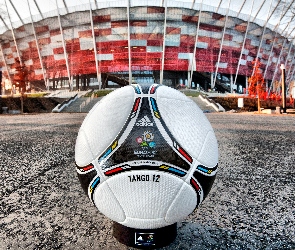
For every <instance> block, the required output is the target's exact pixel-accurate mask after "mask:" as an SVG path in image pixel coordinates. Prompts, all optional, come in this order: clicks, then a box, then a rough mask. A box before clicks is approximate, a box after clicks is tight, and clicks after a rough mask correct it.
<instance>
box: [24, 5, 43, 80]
mask: <svg viewBox="0 0 295 250" xmlns="http://www.w3.org/2000/svg"><path fill="white" fill-rule="evenodd" d="M27 4H28V7H29V11H30V17H31V23H32V29H33V33H34V38H35V42H36V47H37V51H38V56H39V61H40V65H41V69H42V74H43V79H44V83H45V84H46V75H45V70H44V65H43V61H42V56H41V52H40V47H39V43H38V39H37V34H36V30H35V26H34V21H33V17H32V12H31V7H30V3H29V0H27Z"/></svg>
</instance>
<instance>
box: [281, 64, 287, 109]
mask: <svg viewBox="0 0 295 250" xmlns="http://www.w3.org/2000/svg"><path fill="white" fill-rule="evenodd" d="M281 70H282V105H283V113H286V82H285V80H286V74H285V70H286V69H285V65H284V64H281Z"/></svg>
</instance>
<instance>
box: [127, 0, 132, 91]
mask: <svg viewBox="0 0 295 250" xmlns="http://www.w3.org/2000/svg"><path fill="white" fill-rule="evenodd" d="M127 23H128V27H127V29H128V64H129V67H128V68H129V85H130V84H132V65H131V62H132V61H131V40H130V2H129V0H127Z"/></svg>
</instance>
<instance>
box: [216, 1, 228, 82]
mask: <svg viewBox="0 0 295 250" xmlns="http://www.w3.org/2000/svg"><path fill="white" fill-rule="evenodd" d="M221 2H222V1H220V3H219V6H218V9H219V7H220V4H221ZM230 3H231V0H229V2H228V6H227V11H226V17H225V22H224V27H223V32H222V38H221V44H220V49H219V54H218V60H217V63H216V66H215V67H216V69H215V76H214V82H213V88H214V87H215V83H216V77H217V72H218V67H219V62H220V57H221V51H222V46H223V41H224V34H225V31H226V25H227V20H228V12H229V7H230Z"/></svg>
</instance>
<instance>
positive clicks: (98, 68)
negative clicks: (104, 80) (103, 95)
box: [89, 0, 101, 89]
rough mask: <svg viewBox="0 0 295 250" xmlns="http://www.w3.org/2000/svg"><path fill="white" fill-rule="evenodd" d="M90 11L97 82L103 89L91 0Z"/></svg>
mask: <svg viewBox="0 0 295 250" xmlns="http://www.w3.org/2000/svg"><path fill="white" fill-rule="evenodd" d="M89 11H90V12H89V14H90V24H91V30H92V39H93V52H94V60H95V68H96V76H97V82H98V89H101V72H100V67H99V65H98V58H97V48H96V39H95V32H94V26H93V15H92V8H91V3H90V0H89Z"/></svg>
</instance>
